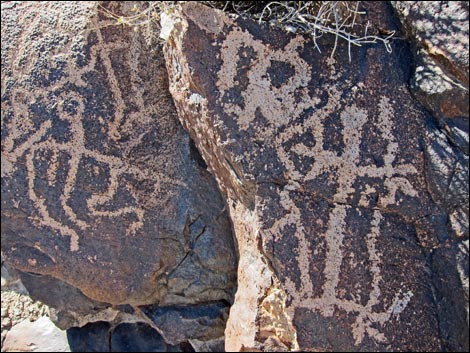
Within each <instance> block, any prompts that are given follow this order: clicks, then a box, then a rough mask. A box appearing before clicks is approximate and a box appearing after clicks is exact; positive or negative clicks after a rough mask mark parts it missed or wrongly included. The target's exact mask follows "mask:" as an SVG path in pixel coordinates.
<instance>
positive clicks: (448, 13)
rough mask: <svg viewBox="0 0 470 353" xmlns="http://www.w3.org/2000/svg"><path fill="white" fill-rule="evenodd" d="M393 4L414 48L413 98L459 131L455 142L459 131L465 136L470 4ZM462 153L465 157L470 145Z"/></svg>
mask: <svg viewBox="0 0 470 353" xmlns="http://www.w3.org/2000/svg"><path fill="white" fill-rule="evenodd" d="M392 4H393V7H394V9H395V11H396V13H397V15H398V17H399V18H400V20H401V22H402V25H403V28H404V31H405V34H406V35H407V37H408V38H409V39H410V40H411V41H412V43H413V52H414V55H415V65H414V66H415V68H414V74H413V77H412V79H411V88H412V90H413V93H414V94H415V96H416V98H417V99H418V100H419V101H420V102H421V103H422V104H423V105H424V106H425V107H426V108H427V109H429V110H430V111H431V112H432V113H433V115H434V116H435V117H436V118H438V119H439V120H442V124H446V125H449V127H448V129H451V130H457V131H453V134H456V135H457V137H458V136H459V135H461V132H460V134H459V130H464V132H465V133H466V134H468V116H469V108H468V100H469V95H468V83H469V71H468V67H469V66H468V65H469V34H470V33H469V11H468V10H469V5H468V1H392ZM462 120H463V121H462ZM467 141H468V140H467ZM462 142H463V141H462ZM466 150H467V154H468V142H467V143H466Z"/></svg>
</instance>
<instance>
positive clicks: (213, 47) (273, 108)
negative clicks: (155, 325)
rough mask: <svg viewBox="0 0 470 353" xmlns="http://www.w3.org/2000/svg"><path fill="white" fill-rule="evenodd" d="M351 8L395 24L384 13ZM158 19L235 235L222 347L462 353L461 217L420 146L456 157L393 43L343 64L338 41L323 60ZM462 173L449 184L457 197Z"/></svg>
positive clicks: (197, 23)
mask: <svg viewBox="0 0 470 353" xmlns="http://www.w3.org/2000/svg"><path fill="white" fill-rule="evenodd" d="M364 11H365V12H366V16H369V18H370V19H371V20H372V25H373V24H374V22H373V20H374V19H375V20H377V19H378V20H380V22H377V21H375V24H376V26H377V24H379V26H380V27H381V29H384V28H385V29H386V30H387V32H388V31H392V30H398V28H397V27H396V24H395V23H396V21H395V18H394V16H393V12H392V8H391V7H389V5H388V4H386V3H383V2H382V3H380V2H379V3H377V2H376V3H373V2H368V3H365V4H364ZM165 23H166V24H169V25H170V28H165V31H164V33H167V34H168V33H169V34H168V35H167V36H166V37H167V42H166V45H165V58H166V65H167V68H168V72H169V77H170V91H171V93H172V95H173V98H174V100H175V104H176V107H177V109H178V113H179V114H178V115H179V118H180V120H181V122H182V124H183V125H184V127H185V128H186V129H187V130H188V131H189V133H190V135H191V137H192V138H193V139H194V141H195V143H196V146H197V148H198V149H199V151H200V152H201V154H202V156H203V158H204V160H205V161H206V163H207V165H208V167H209V170H210V171H211V172H212V173H213V174H214V175H215V177H216V179H217V182H218V184H219V187H220V189H221V190H222V191H223V193H224V195H225V197H226V198H227V203H228V205H229V208H230V215H231V218H232V221H233V224H234V229H235V234H236V238H237V241H238V247H239V256H240V260H239V268H238V291H237V294H236V297H235V303H234V305H233V306H232V308H231V310H230V316H229V321H228V324H227V329H226V331H225V334H226V349H227V350H229V351H252V350H269V351H272V350H281V351H285V350H302V351H319V350H320V351H324V350H326V351H402V350H407V351H437V350H442V349H451V350H460V351H465V350H466V349H468V310H466V308H465V297H466V298H467V300H468V218H467V219H466V220H465V218H463V219H462V220H461V223H462V227H461V231H460V233H459V234H457V233H456V232H455V231H454V229H453V227H452V225H451V223H450V222H449V219H450V218H451V217H452V214H450V213H449V212H450V211H449V208H446V207H444V206H443V204H442V203H441V202H438V200H436V198H435V186H434V185H432V184H431V185H430V184H429V183H430V180H431V179H430V178H432V177H431V175H430V170H429V168H430V167H429V161H428V157H429V153H430V152H429V151H430V150H431V149H433V148H434V147H432V143H438V144H439V143H441V144H442V146H441V148H445V149H447V150H446V152H447V153H448V154H447V156H445V158H447V159H446V160H445V161H446V162H445V165H446V166H447V167H449V168H450V166H451V165H452V164H449V162H450V161H451V160H452V158H454V157H455V156H456V150H455V149H453V147H452V146H450V145H449V141H443V140H440V138H439V137H438V136H440V135H439V134H441V130H440V126H439V124H437V123H436V121H435V120H434V119H433V118H432V116H430V114H429V113H428V111H427V110H426V109H424V108H423V107H422V106H421V104H420V103H419V102H417V101H416V100H415V99H414V97H413V96H411V95H410V93H409V77H410V75H411V65H410V64H411V63H412V62H413V57H412V53H411V52H410V50H409V46H408V44H407V43H406V42H404V41H400V40H398V41H393V42H392V44H391V45H392V53H391V54H389V53H388V52H387V51H386V49H385V48H383V47H381V46H379V45H367V46H362V47H359V48H358V47H354V46H353V47H352V48H351V57H352V61H351V62H349V59H348V56H349V55H348V51H349V48H348V45H347V44H346V43H341V41H340V42H339V43H338V46H337V48H336V54H335V55H334V56H333V57H330V55H329V54H330V53H329V52H326V53H325V52H323V53H319V51H318V50H317V48H316V45H317V44H321V47H322V48H324V47H327V48H328V47H329V48H333V47H334V45H335V44H334V42H335V38H334V37H333V36H330V37H328V36H326V35H325V36H323V37H322V38H320V39H317V43H315V42H314V41H313V40H312V39H311V38H309V37H307V36H301V35H297V36H296V35H293V34H286V33H283V32H280V31H277V30H273V29H271V28H267V27H264V26H261V25H259V24H258V23H255V22H253V21H250V20H244V19H237V20H234V19H233V18H231V17H228V16H226V15H225V14H223V13H222V12H220V11H216V10H213V9H209V8H207V7H205V6H203V5H200V4H194V3H187V4H184V5H182V6H181V8H180V9H179V10H177V11H176V12H174V13H173V15H172V17H171V20H168V19H166V20H165ZM369 30H371V31H373V30H374V29H373V28H369ZM375 30H376V33H378V29H377V28H375ZM461 103H462V102H461ZM462 104H463V103H462ZM467 104H468V102H467ZM467 109H468V105H467ZM438 141H440V142H438ZM467 141H468V137H467ZM467 143H468V142H467ZM454 165H455V164H454ZM459 166H461V167H462V168H463V174H462V176H463V175H464V173H466V174H467V175H468V165H464V164H461V165H460V164H459ZM442 169H443V167H441V169H440V170H442ZM435 172H437V173H438V172H439V169H438V170H437V171H435ZM462 176H461V175H460V174H457V175H453V176H451V178H450V179H449V180H450V181H451V182H452V180H456V181H455V182H454V184H453V185H454V186H455V188H454V189H455V190H457V192H458V194H459V197H460V198H461V199H459V200H468V186H467V189H465V187H463V188H460V187H459V186H457V184H456V183H458V182H461V180H462ZM437 178H438V177H437ZM467 180H468V179H467ZM443 183H444V181H442V180H439V181H437V182H436V185H442V184H443ZM438 193H439V194H440V197H441V198H444V199H446V198H448V197H449V196H448V195H446V193H445V191H444V190H442V189H439V192H438ZM460 202H461V201H459V205H460ZM465 222H466V223H465ZM465 227H467V228H465ZM449 249H451V250H450V251H449ZM459 249H460V250H459ZM465 264H466V265H467V270H465V267H464V269H462V265H463V266H465ZM465 281H466V282H465ZM465 283H467V287H465ZM448 285H452V287H447V286H448ZM446 288H447V289H446ZM451 288H452V289H451Z"/></svg>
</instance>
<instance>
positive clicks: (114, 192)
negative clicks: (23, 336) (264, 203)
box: [1, 2, 236, 306]
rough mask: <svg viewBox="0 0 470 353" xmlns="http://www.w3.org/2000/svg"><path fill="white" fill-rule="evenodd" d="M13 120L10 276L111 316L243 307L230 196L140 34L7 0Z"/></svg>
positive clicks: (73, 6) (75, 11) (8, 161)
mask: <svg viewBox="0 0 470 353" xmlns="http://www.w3.org/2000/svg"><path fill="white" fill-rule="evenodd" d="M106 6H107V8H108V10H110V11H112V12H114V13H118V14H121V13H127V14H129V13H131V12H130V11H129V10H130V9H131V7H132V4H131V3H125V2H122V3H107V4H106ZM126 11H127V12H126ZM1 116H2V120H1V127H2V136H1V138H2V140H1V141H2V168H1V170H2V211H1V213H2V221H1V222H2V223H1V237H2V254H3V255H4V260H5V261H6V262H7V263H8V264H9V265H11V266H13V267H15V268H17V269H19V270H21V271H24V272H28V273H32V274H36V275H45V276H52V277H53V278H55V279H57V280H60V281H63V282H66V283H67V285H70V286H72V287H73V288H74V290H75V289H76V290H78V292H79V293H80V295H82V294H81V293H83V294H84V295H86V296H87V297H89V298H91V299H93V300H94V301H97V302H102V303H104V304H106V305H107V306H109V305H110V304H132V305H143V304H156V303H159V304H161V305H167V304H178V305H181V304H195V303H199V302H205V303H207V302H210V301H214V300H227V301H230V300H231V298H232V291H233V288H234V285H235V276H236V272H235V271H236V267H235V266H236V255H235V250H234V246H233V240H232V234H231V229H230V223H229V219H228V217H227V214H226V213H225V212H224V204H223V201H222V198H221V197H220V195H219V193H218V191H217V185H216V182H215V181H214V180H213V177H212V176H211V175H210V174H209V173H208V172H207V171H206V170H205V169H204V162H203V161H202V160H201V158H200V156H199V154H198V153H197V150H196V149H195V148H194V146H192V145H191V142H190V139H189V137H188V135H187V133H186V132H185V131H184V130H183V128H182V127H181V126H180V125H179V123H178V120H177V119H176V116H175V108H174V105H173V103H172V101H171V96H170V94H169V92H168V87H167V76H166V70H165V67H164V64H163V55H162V54H161V52H159V51H158V50H155V51H151V50H150V49H149V48H148V47H147V46H146V45H145V40H144V38H143V36H142V34H141V33H140V32H134V31H133V29H132V28H129V27H122V26H118V25H116V21H115V20H112V19H109V18H107V17H106V16H105V15H104V14H103V10H100V9H99V7H98V5H97V3H96V2H44V3H35V2H7V3H2V115H1ZM46 282H47V281H46ZM64 288H65V287H64ZM44 290H45V291H47V288H44ZM44 297H46V299H47V295H44ZM72 297H73V296H72ZM72 297H68V299H69V301H71V302H72V301H73V298H72ZM49 298H50V297H49ZM65 298H67V293H63V298H62V299H65ZM62 299H58V300H62ZM48 304H49V305H52V306H54V303H48ZM95 304H96V305H99V304H98V303H95Z"/></svg>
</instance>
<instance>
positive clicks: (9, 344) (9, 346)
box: [2, 316, 70, 352]
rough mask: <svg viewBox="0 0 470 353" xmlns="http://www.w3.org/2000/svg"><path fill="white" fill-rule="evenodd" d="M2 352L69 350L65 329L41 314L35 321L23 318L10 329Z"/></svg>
mask: <svg viewBox="0 0 470 353" xmlns="http://www.w3.org/2000/svg"><path fill="white" fill-rule="evenodd" d="M2 352H70V347H69V344H68V342H67V334H66V333H65V331H61V330H59V329H58V328H57V327H56V326H55V325H54V324H53V323H52V321H51V320H50V319H49V318H48V317H46V316H43V317H41V318H40V319H38V320H37V321H34V322H31V321H29V320H24V321H22V322H21V323H19V324H18V325H16V326H14V327H13V329H11V330H10V331H9V332H8V334H7V336H6V338H5V342H4V343H3V346H2Z"/></svg>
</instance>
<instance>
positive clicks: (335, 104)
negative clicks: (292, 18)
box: [217, 30, 417, 344]
mask: <svg viewBox="0 0 470 353" xmlns="http://www.w3.org/2000/svg"><path fill="white" fill-rule="evenodd" d="M303 45H304V44H303V41H302V40H301V39H300V37H295V38H293V39H292V40H291V42H290V43H289V44H287V45H286V46H285V48H284V49H279V50H274V51H273V50H272V49H271V48H268V46H267V45H265V44H264V43H263V42H261V41H259V40H256V39H254V38H253V36H252V35H251V34H249V33H248V32H247V31H242V30H234V31H232V32H231V33H229V34H228V35H227V37H226V39H225V41H224V42H223V43H222V46H221V47H222V53H221V58H222V60H223V64H222V67H221V69H220V71H219V75H218V77H219V80H218V82H217V86H218V88H219V89H220V92H221V99H220V104H221V105H222V106H223V107H224V110H225V111H226V112H227V113H228V114H229V115H231V116H232V117H234V119H235V120H236V121H237V123H238V125H239V128H240V129H241V130H245V131H246V130H248V129H256V127H255V126H254V124H253V123H252V122H253V120H254V116H255V112H256V111H257V110H259V111H261V113H262V115H263V116H264V117H265V118H266V120H267V121H268V124H269V128H268V129H266V128H264V129H263V130H259V131H256V132H255V134H257V136H258V137H260V138H262V139H264V140H268V141H269V140H270V139H274V144H273V145H274V147H275V148H276V152H277V157H278V158H279V160H280V162H281V163H282V164H283V166H284V167H285V169H286V176H287V179H288V180H289V184H288V185H286V186H285V187H284V189H283V190H282V191H281V192H280V206H281V207H282V208H283V209H284V210H285V211H286V213H285V214H284V216H282V217H281V218H279V219H277V220H276V221H275V223H274V225H273V226H272V227H271V228H270V229H267V230H265V232H266V233H267V234H268V237H269V236H271V237H272V238H273V239H274V241H275V242H276V241H280V240H281V238H282V237H283V236H284V234H285V233H286V231H285V229H287V228H286V227H289V226H290V227H291V228H292V226H293V227H294V228H295V235H294V236H295V237H296V238H297V242H298V247H297V249H293V253H294V254H296V255H295V256H296V262H297V263H298V267H299V269H300V283H301V284H300V288H298V287H297V286H296V284H294V282H293V281H292V280H290V279H289V278H287V279H286V282H285V286H286V290H287V293H288V294H289V295H290V296H291V298H292V304H291V307H296V308H305V309H310V310H312V311H315V312H318V313H320V314H321V315H323V316H324V317H331V316H333V314H334V312H335V310H341V311H345V312H346V313H353V314H354V315H355V317H356V320H355V323H354V324H353V325H352V327H351V329H352V333H353V337H354V340H355V343H356V344H360V343H361V342H362V341H363V339H364V337H365V335H366V334H367V335H368V336H369V337H371V338H373V339H375V340H376V341H378V342H386V341H387V339H386V337H385V335H384V334H383V333H382V332H380V330H379V329H378V328H377V324H378V325H384V324H385V323H386V322H387V321H388V320H389V319H390V318H391V317H392V316H393V315H399V314H400V313H401V312H402V311H403V310H405V308H406V306H407V304H408V302H409V301H410V300H411V297H412V296H413V293H412V292H411V291H407V290H406V289H404V290H405V292H404V293H403V289H399V290H398V291H397V292H396V293H395V296H394V299H393V302H392V304H391V305H389V306H388V307H387V308H386V309H385V310H383V311H381V312H376V311H374V309H373V308H374V306H376V305H377V304H379V303H380V301H381V296H382V292H381V289H380V284H381V281H382V276H381V266H382V261H381V257H382V254H381V253H380V251H379V249H377V239H378V238H379V237H381V234H382V232H381V226H384V222H383V210H385V209H386V207H387V206H389V205H392V204H399V203H400V199H397V195H398V193H397V191H400V194H401V195H406V196H407V197H416V196H417V192H416V191H415V189H414V188H413V186H412V185H411V184H410V182H409V180H408V179H407V176H409V175H413V174H416V173H417V170H416V168H415V167H414V166H413V165H412V164H409V163H408V164H407V163H400V161H399V160H398V158H397V151H398V143H397V141H396V139H395V136H394V134H393V130H394V126H393V117H394V109H393V106H392V104H391V103H390V101H389V99H388V98H387V97H381V98H380V100H379V105H378V111H379V114H378V116H377V117H376V123H377V126H378V133H379V134H380V137H381V139H382V140H383V141H385V143H386V153H385V155H384V156H383V164H382V165H381V166H377V165H374V164H368V165H363V164H361V163H360V156H361V141H362V139H363V128H364V126H365V124H366V123H367V122H368V121H370V120H371V119H372V118H373V117H371V116H369V115H370V114H368V112H367V111H366V110H364V109H361V108H359V107H357V106H356V105H355V104H353V103H351V104H349V105H347V106H346V107H343V106H342V105H341V104H342V103H341V92H339V91H338V90H337V89H336V88H335V86H334V85H333V86H325V87H323V88H322V89H323V91H326V92H327V93H328V99H327V104H326V105H324V106H322V107H321V108H318V109H315V107H316V106H319V103H321V102H320V100H319V99H318V98H315V97H312V96H311V94H310V93H309V91H308V89H307V88H306V86H307V83H308V80H310V78H311V75H312V73H311V68H310V67H309V65H308V64H307V63H306V62H305V61H304V60H303V59H302V58H301V57H300V56H299V51H300V49H302V47H303ZM240 47H250V48H251V49H252V51H253V52H254V53H256V58H255V59H254V60H253V64H252V65H251V66H250V70H249V71H248V73H247V74H246V76H247V79H248V83H247V84H246V88H244V90H243V91H242V93H241V96H242V98H243V104H239V103H236V102H233V101H230V100H228V101H227V100H226V99H225V101H224V97H225V95H226V94H227V92H229V90H230V89H232V88H233V87H236V86H237V85H238V81H237V80H236V77H237V59H236V56H237V51H236V50H237V48H240ZM274 60H276V61H281V62H285V63H286V64H288V65H290V67H293V70H294V71H295V72H294V74H293V75H292V76H291V77H289V78H288V79H287V80H286V81H285V82H284V84H282V85H281V86H280V87H274V86H273V85H272V84H271V83H270V81H269V75H268V73H267V70H268V68H269V66H270V62H273V61H274ZM331 68H332V70H331V75H332V76H334V75H335V69H334V67H333V66H332V65H331ZM359 85H361V83H359ZM353 93H354V94H357V93H358V90H353ZM279 97H282V100H279V99H278V98H279ZM299 97H300V99H299ZM352 101H354V100H352ZM312 108H313V111H312ZM308 109H310V111H312V112H311V113H309V116H307V117H306V118H304V119H303V120H302V122H296V119H297V118H298V117H299V116H300V115H301V114H305V113H306V112H308V111H309V110H308ZM335 111H336V112H338V111H340V112H341V114H340V118H339V119H340V121H341V125H342V127H343V128H342V131H341V134H342V139H343V143H344V148H343V149H342V151H341V153H338V151H334V150H327V149H325V148H324V138H325V136H324V133H325V128H324V120H325V118H326V117H328V116H329V115H331V114H332V113H333V112H335ZM279 131H281V132H279ZM305 131H311V135H312V136H311V137H313V140H314V141H315V144H314V146H309V147H307V146H306V145H305V144H304V141H302V140H301V139H300V140H299V139H297V140H294V138H295V137H296V136H299V135H300V134H304V133H305ZM291 140H292V143H290V147H289V151H288V150H287V148H286V147H285V146H286V142H289V141H291ZM338 149H339V147H338ZM293 156H300V157H302V156H303V157H305V156H307V157H311V158H312V159H313V160H314V162H313V163H312V164H311V166H310V167H309V168H308V169H307V170H306V171H304V172H302V171H300V170H299V168H297V167H296V165H295V163H294V161H293V159H292V157H293ZM325 173H326V174H327V175H328V179H329V180H330V181H331V182H332V184H336V185H337V186H336V190H335V193H334V196H333V198H332V200H330V202H331V203H332V204H333V205H334V207H332V209H331V211H330V214H329V220H328V224H327V230H326V232H325V233H324V234H315V236H316V237H318V236H320V237H323V238H324V239H325V244H326V259H325V264H324V272H323V275H324V278H325V281H324V283H323V285H322V294H321V296H318V297H314V296H313V295H312V293H313V292H314V291H313V286H314V285H315V286H317V285H318V284H317V283H315V284H313V283H312V280H311V276H310V266H309V263H310V262H311V261H315V255H314V254H312V251H311V248H310V245H309V244H310V242H309V238H310V237H311V236H313V235H312V234H309V233H308V231H307V230H306V229H305V227H304V221H303V219H302V214H301V210H300V209H299V207H298V206H297V205H296V203H295V201H294V199H293V198H291V196H290V191H296V190H300V189H301V188H302V185H304V184H305V183H306V182H308V181H312V180H315V179H316V178H318V177H320V176H321V175H322V174H325ZM363 177H367V178H370V179H372V180H376V182H374V183H377V184H375V185H374V184H371V183H369V184H367V185H366V187H365V190H364V191H362V192H361V198H360V200H359V203H358V206H360V207H364V208H367V209H372V210H371V211H372V218H371V221H370V225H369V231H368V233H367V234H365V242H366V245H367V256H368V261H367V262H366V263H368V264H369V268H368V271H369V272H370V273H371V275H372V281H371V282H372V283H371V290H370V292H369V293H368V296H369V299H368V301H367V303H366V304H365V305H363V304H361V303H360V302H359V301H358V300H355V298H353V299H351V300H347V299H342V298H339V297H338V294H337V285H338V283H339V275H340V271H341V264H342V262H343V261H344V249H343V239H344V232H345V228H346V226H347V224H346V222H347V215H348V212H349V211H350V210H351V209H352V208H353V206H351V205H348V203H350V202H351V201H350V197H351V196H352V195H353V194H354V193H355V192H356V190H355V185H354V184H355V182H356V181H357V180H359V179H360V178H363ZM379 187H380V189H381V190H385V193H383V192H382V193H381V194H380V197H379V198H378V201H377V204H376V205H370V204H369V200H368V197H367V196H368V195H369V194H372V193H376V192H377V188H379Z"/></svg>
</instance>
